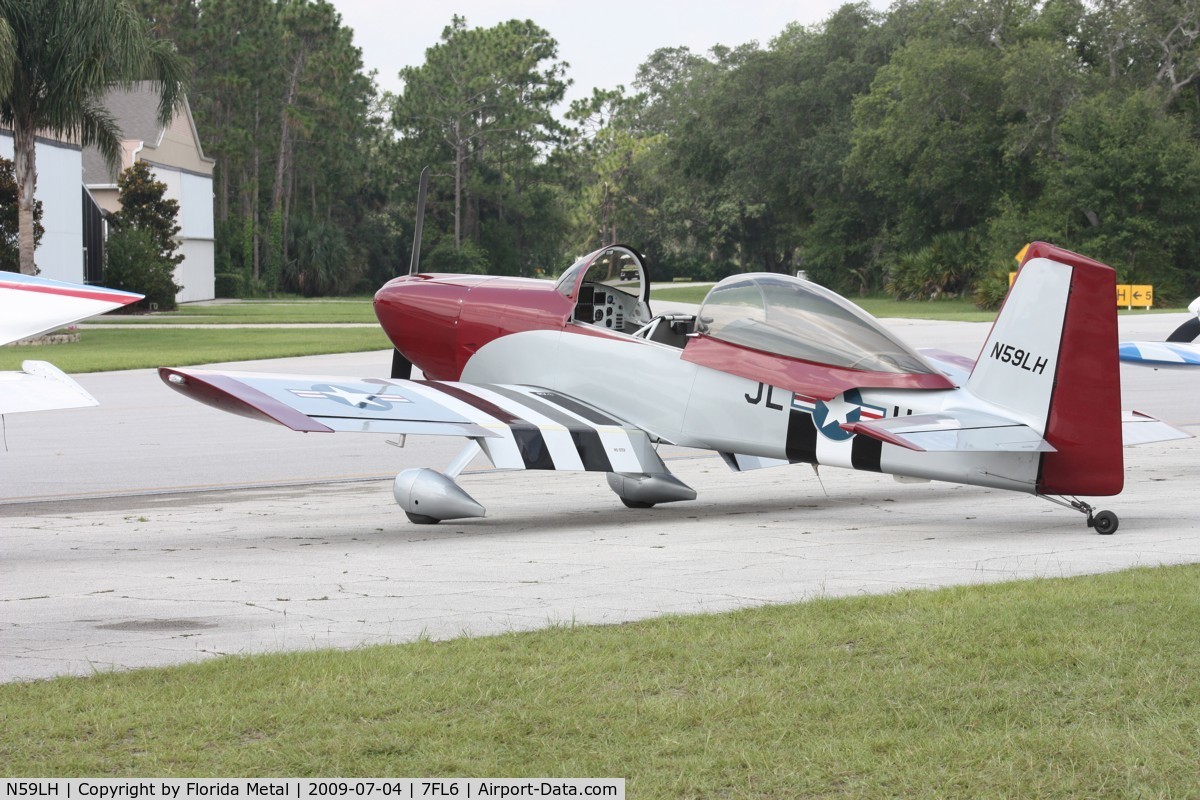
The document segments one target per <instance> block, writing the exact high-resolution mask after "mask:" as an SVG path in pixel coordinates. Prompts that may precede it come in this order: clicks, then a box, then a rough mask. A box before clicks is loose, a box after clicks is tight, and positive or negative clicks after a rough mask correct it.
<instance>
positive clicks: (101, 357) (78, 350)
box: [0, 327, 391, 373]
mask: <svg viewBox="0 0 1200 800" xmlns="http://www.w3.org/2000/svg"><path fill="white" fill-rule="evenodd" d="M389 347H391V343H390V342H388V340H387V337H386V336H384V334H383V330H382V329H380V328H319V327H314V328H312V329H308V328H214V329H212V330H197V329H180V330H171V329H163V328H146V329H140V330H138V329H128V328H127V329H124V330H102V329H101V330H95V329H93V330H85V331H83V335H82V337H81V338H80V340H79V341H78V342H73V343H71V344H56V345H41V346H32V345H23V346H21V347H0V370H15V369H20V367H21V362H22V361H24V360H25V359H35V360H38V361H49V362H50V363H52V364H54V366H56V367H58V368H59V369H61V370H62V371H64V372H75V373H78V372H103V371H108V370H118V369H143V368H146V367H163V366H165V367H184V366H191V365H195V364H211V363H213V362H216V361H247V360H250V359H259V358H285V357H287V356H306V355H316V354H319V353H357V352H361V351H364V350H383V349H386V348H389Z"/></svg>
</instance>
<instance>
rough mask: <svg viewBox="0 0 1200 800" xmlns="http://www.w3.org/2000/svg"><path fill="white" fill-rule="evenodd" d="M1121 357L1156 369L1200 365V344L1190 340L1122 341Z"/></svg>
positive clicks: (1184, 367) (1119, 351) (1130, 362)
mask: <svg viewBox="0 0 1200 800" xmlns="http://www.w3.org/2000/svg"><path fill="white" fill-rule="evenodd" d="M1118 353H1119V355H1120V359H1121V360H1122V361H1124V362H1125V363H1127V364H1138V365H1141V366H1144V367H1153V368H1155V369H1186V368H1194V367H1200V344H1194V343H1189V342H1121V343H1120V345H1119V347H1118Z"/></svg>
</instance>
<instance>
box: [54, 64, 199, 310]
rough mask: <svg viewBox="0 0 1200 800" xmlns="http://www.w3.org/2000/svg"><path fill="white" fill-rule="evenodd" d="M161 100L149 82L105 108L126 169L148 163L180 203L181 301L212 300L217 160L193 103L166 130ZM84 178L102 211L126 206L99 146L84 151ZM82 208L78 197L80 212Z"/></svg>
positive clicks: (115, 94) (107, 101) (109, 98)
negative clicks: (207, 149) (203, 140)
mask: <svg viewBox="0 0 1200 800" xmlns="http://www.w3.org/2000/svg"><path fill="white" fill-rule="evenodd" d="M158 101H159V95H158V92H157V91H156V90H155V89H154V86H153V84H149V83H146V84H142V85H140V86H139V87H138V88H136V89H133V90H128V91H126V90H120V91H112V92H109V93H108V94H107V95H105V97H104V100H103V104H104V106H105V108H107V109H108V110H109V112H110V113H111V114H112V115H113V117H114V118H115V120H116V123H117V127H118V128H120V130H121V134H122V142H121V153H122V154H121V164H120V170H124V169H126V168H128V167H130V166H132V165H133V163H134V162H135V161H144V162H146V163H147V164H148V165H149V166H150V168H151V171H152V172H153V173H154V177H155V180H158V181H161V182H162V183H165V184H166V185H167V191H166V197H168V198H169V199H172V200H175V201H176V202H178V203H179V218H178V220H177V222H178V223H179V227H180V232H179V237H178V238H179V243H180V246H179V253H180V254H182V255H183V261H182V263H180V265H179V266H178V267H177V268H176V270H175V282H176V283H178V284H180V285H182V286H183V288H182V289H181V290H180V291H179V294H178V295H177V296H176V299H177V300H178V301H179V302H181V303H187V302H192V301H195V300H211V299H212V298H213V297H215V296H216V289H215V285H214V284H215V274H214V273H215V263H214V262H215V248H214V240H213V188H212V174H213V165H214V163H215V162H214V160H213V159H211V158H209V157H207V156H205V155H204V149H203V148H202V147H201V146H200V137H199V135H198V134H197V133H196V123H195V122H194V121H193V119H192V109H191V107H190V106H189V105H188V103H187V101H186V100H184V103H183V107H182V108H181V109H180V110H179V111H178V112H177V113H176V114H175V116H174V117H173V118H172V119H171V121H170V122H169V123H168V124H167V125H165V126H164V125H160V124H159V123H158V119H157V116H158ZM40 163H41V162H40V161H39V166H40ZM83 177H84V183H85V184H86V185H87V188H88V190H89V191H90V192H91V193H92V196H93V197H94V198H95V200H96V202H97V203H98V204H99V205H100V207H101V208H103V209H104V210H105V211H109V212H114V211H118V210H119V209H120V208H121V202H120V199H119V197H118V191H117V175H115V174H113V173H111V172H109V169H108V165H107V164H106V163H105V161H104V158H103V157H102V156H101V155H100V152H99V151H98V150H96V149H95V148H92V147H89V148H85V149H84V151H83ZM78 205H79V201H78V199H77V200H76V206H77V208H78ZM48 228H49V226H47V235H48V233H49V231H48Z"/></svg>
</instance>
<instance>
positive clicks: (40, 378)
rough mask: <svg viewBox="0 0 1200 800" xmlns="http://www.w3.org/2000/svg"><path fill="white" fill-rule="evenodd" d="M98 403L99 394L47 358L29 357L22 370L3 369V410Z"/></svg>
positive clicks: (0, 409) (0, 379)
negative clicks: (8, 370)
mask: <svg viewBox="0 0 1200 800" xmlns="http://www.w3.org/2000/svg"><path fill="white" fill-rule="evenodd" d="M95 405H99V403H97V402H96V398H94V397H92V396H91V395H90V394H88V393H87V392H86V391H84V388H83V387H82V386H80V385H79V384H78V383H76V382H75V381H74V380H72V379H71V378H69V377H68V376H67V375H66V373H64V372H63V371H62V370H60V369H59V368H58V367H56V366H54V365H53V364H49V363H47V362H45V361H25V362H23V363H22V364H21V371H20V372H0V414H17V413H20V412H22V411H51V410H54V409H59V408H86V407H87V406H95Z"/></svg>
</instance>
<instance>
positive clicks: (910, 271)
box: [888, 231, 979, 300]
mask: <svg viewBox="0 0 1200 800" xmlns="http://www.w3.org/2000/svg"><path fill="white" fill-rule="evenodd" d="M978 263H979V253H978V249H977V248H976V247H975V246H974V244H973V242H972V241H971V237H969V236H968V235H966V234H965V233H963V232H959V231H953V232H947V233H939V234H938V235H937V236H934V237H933V241H931V242H930V243H929V244H928V245H927V246H925V247H922V248H921V249H920V250H917V251H915V252H911V253H906V254H904V255H903V256H901V257H900V259H899V263H898V264H897V265H896V267H894V268H893V269H892V272H891V275H890V276H889V280H888V290H889V291H890V292H891V293H892V294H893V295H894V296H895V297H896V298H898V299H900V300H932V299H935V298H937V297H958V296H959V295H961V294H963V293H964V292H965V291H966V290H967V289H968V287H970V286H971V284H972V283H973V282H974V280H975V277H976V275H977V274H978V266H977V265H978Z"/></svg>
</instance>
